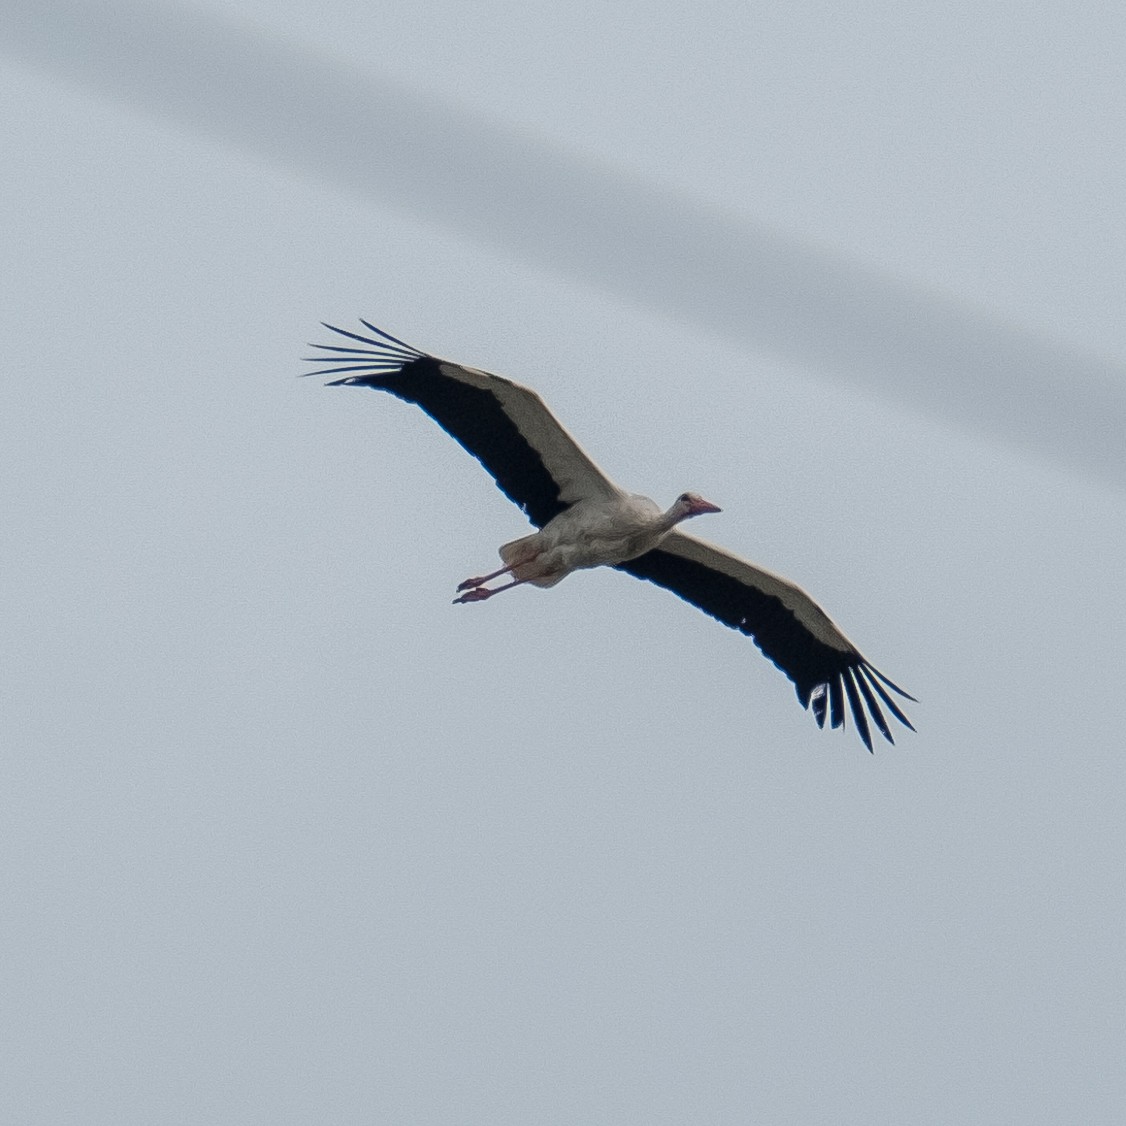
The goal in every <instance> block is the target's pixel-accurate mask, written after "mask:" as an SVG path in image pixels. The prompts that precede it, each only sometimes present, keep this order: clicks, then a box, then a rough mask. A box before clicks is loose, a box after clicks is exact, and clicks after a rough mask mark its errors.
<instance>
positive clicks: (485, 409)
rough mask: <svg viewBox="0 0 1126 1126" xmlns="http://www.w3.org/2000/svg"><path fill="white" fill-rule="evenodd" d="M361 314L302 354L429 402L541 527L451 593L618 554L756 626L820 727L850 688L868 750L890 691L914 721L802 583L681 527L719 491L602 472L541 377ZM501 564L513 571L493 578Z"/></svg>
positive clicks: (511, 583)
mask: <svg viewBox="0 0 1126 1126" xmlns="http://www.w3.org/2000/svg"><path fill="white" fill-rule="evenodd" d="M361 324H363V326H364V328H365V329H367V330H368V331H369V332H370V333H371V335H370V336H364V335H360V334H358V333H354V332H348V331H346V330H345V329H342V328H336V327H335V326H333V325H330V324H325V326H324V327H325V328H327V329H329V330H330V331H332V332H334V333H337V334H338V335H339V336H341V337H345V338H347V339H349V340H351V341H352V342H353V345H350V346H345V345H341V344H313V345H310V347H313V348H317V349H318V350H320V352H321V353H322V355H319V356H310V357H306V359H307V360H309V361H310V362H313V363H317V364H327V365H328V366H326V367H322V368H320V369H319V370H318V371H314V372H308V373H307V374H309V375H333V376H341V377H342V378H340V379H333V380H332V381H331V382H330V383H329V384H328V386H330V387H336V386H342V385H343V386H348V387H371V388H373V389H375V390H377V391H387V392H389V393H390V394H392V395H395V396H396V397H397V398H400V399H404V400H406V401H407V402H408V403H415V404H417V405H418V406H420V407H421V408H422V409H423V410H424V411H425V412H426V413H427V414H428V415H430V417H431V418H432V419H434V421H435V422H437V423H438V425H439V426H441V427H442V429H443V430H445V431H446V433H447V434H449V435H450V437H452V438H453V439H454V440H455V441H457V442H458V443H460V445H461V446H463V447H464V448H465V449H466V450H468V451H469V453H471V454H472V455H473V456H474V457H475V458H476V459H477V460H478V461H479V462H480V463H481V464H482V465H483V466H484V467H485V469H486V470H487V471H488V472H489V473H490V474H491V475H492V477H493V479H494V480H495V481H496V483H497V485H498V486H499V488H500V490H501V492H503V493H504V494H505V496H507V497H508V498H509V500H511V501H512V502H513V503H514V504H516V505H517V506H518V507H519V508H521V509H522V510H523V512H524V514H525V515H526V516H527V517H528V519H529V520H530V521H531V522H532V523H533V524H534V525H535V526H536V528H537V529H538V531H536V532H533V533H532V534H531V535H528V536H523V537H522V538H520V539H517V540H513V541H512V542H511V543H506V544H505V545H504V546H503V547H501V548H500V558H501V562H502V563H503V564H504V565H503V566H502V567H500V568H499V569H498V570H495V571H492V572H490V573H489V574H486V575H481V576H479V577H477V578H471V579H466V580H465V582H463V583H461V585H460V586H459V587H458V588H457V590H458V597H457V598H455V599H454V602H455V603H463V604H464V603H471V602H482V601H484V600H485V599H488V598H491V597H493V595H495V594H499V593H500V592H502V591H505V590H512V589H513V588H515V587H518V586H522V585H524V584H525V583H530V584H532V585H533V586H540V587H549V586H554V585H555V584H556V583H557V582H559V581H560V580H562V579H564V578H566V576H567V575H569V574H570V573H571V572H572V571H577V570H580V569H582V568H586V567H598V566H609V567H615V568H616V569H617V570H619V571H625V572H626V573H627V574H630V575H633V576H635V577H636V578H639V579H648V580H649V582H652V583H655V584H656V585H657V586H662V587H664V588H665V589H666V590H671V591H672V592H673V593H674V594H677V595H679V596H680V597H681V598H683V599H684V600H685V601H687V602H691V603H692V604H693V605H694V606H698V607H699V608H700V609H701V610H703V611H704V613H706V614H710V615H711V616H712V617H713V618H716V619H717V620H718V621H720V622H722V623H723V624H724V625H726V626H730V627H731V628H732V629H737V630H738V631H739V632H740V633H743V634H745V635H746V636H747V637H750V638H751V639H752V640H753V641H754V642H755V644H756V645H757V646H758V647H759V649H761V650H762V652H763V653H764V654H765V656H766V657H768V658H769V659H770V660H771V661H773V662H774V664H775V665H776V666H777V667H778V668H779V669H781V670H782V672H784V673H785V674H786V675H787V676H788V677H789V678H790V680H791V681H793V684H794V688H795V689H796V691H797V696H798V700H800V701H801V704H802V706H803V707H805V708H807V709H810V708H811V709H812V711H813V715H814V718H815V719H816V720H817V725H818V726H819V727H824V726H825V721H826V718H828V720H829V725H830V727H843V726H844V723H845V699H846V697H847V699H848V706H849V710H851V712H852V717H853V720H854V722H855V725H856V729H857V731H858V732H859V734H860V738H861V739H862V740H863V741H864V745H865V746H866V747H867V748H868V750H869V751H871V750H872V736H871V732H870V729H869V719H871V720H872V722H873V723H874V724H875V725H876V727H877V728H878V729H879V731H880V733H881V734H882V735H883V736H884V738H885V739H887V741H888V742H889V743H894V742H895V740H894V739H893V738H892V735H891V730H890V728H889V726H888V722H887V720H886V719H885V718H884V714H883V711H882V710H881V708H880V704H881V702H882V703H883V705H884V707H886V708H887V710H888V711H889V712H890V713H891V714H892V715H893V716H894V717H895V718H896V719H897V720H898V721H899V722H900V723H902V724H903V725H904V726H906V727H908V728H910V729H911V730H912V731H914V730H915V729H914V727H913V726H912V724H911V721H910V720H909V719H908V718H907V716H906V715H904V714H903V711H902V710H901V708H900V707H899V705H898V704H897V703H896V702H895V700H894V699H893V698H892V696H891V693H895V694H896V695H898V696H900V697H902V698H903V699H906V700H911V701H913V702H914V701H915V697H914V696H911V695H909V694H908V693H906V692H905V691H904V690H903V689H902V688H900V687H899V686H898V685H896V684H894V683H893V682H892V681H890V680H889V679H888V678H887V677H886V676H884V675H883V673H881V672H879V671H878V670H877V669H876V668H874V667H873V666H872V665H871V664H870V663H869V662H868V661H867V660H866V658H865V657H864V656H863V655H862V654H861V652H860V651H859V650H858V649H857V648H856V646H855V645H853V644H852V642H851V641H849V639H848V638H847V637H845V635H844V633H842V632H841V630H840V628H839V627H838V626H837V625H836V624H835V623H834V622H833V621H832V619H831V618H830V617H829V616H828V615H827V614H826V613H825V611H824V610H822V609H821V607H820V606H818V605H817V603H816V602H814V601H813V599H812V598H810V596H809V595H808V594H806V593H805V591H804V590H802V589H801V588H800V587H798V586H796V585H795V584H794V583H792V582H790V581H789V580H788V579H784V578H782V577H781V576H780V575H775V574H772V573H771V572H770V571H766V570H763V569H762V568H761V567H756V566H755V565H754V564H753V563H748V562H747V561H746V560H744V559H740V558H738V557H737V556H735V555H732V554H730V553H729V552H726V551H724V550H723V549H722V548H718V547H714V546H713V545H712V544H710V543H705V542H704V541H703V540H700V539H697V538H695V537H694V536H690V535H687V534H686V533H684V532H682V531H680V529H679V528H678V527H677V525H679V524H681V523H683V522H684V521H685V520H690V519H692V518H694V517H697V516H702V515H704V514H706V513H714V512H719V511H720V510H719V508H718V507H717V506H716V505H714V504H712V503H711V502H710V501H707V500H704V498H703V497H701V496H698V495H697V494H696V493H682V494H681V495H680V496H679V497H677V499H676V500H675V501H674V502H673V504H672V505H671V507H669V508H668V509H666V510H664V511H662V510H661V508H660V507H659V506H658V505H656V504H655V503H654V502H653V501H651V500H650V499H649V498H648V497H641V496H635V495H633V494H631V493H627V492H626V491H625V490H623V489H621V488H619V487H618V486H617V485H615V484H614V483H613V482H612V481H611V480H610V479H609V478H608V477H606V475H605V474H604V473H603V472H602V470H601V469H599V468H598V466H597V465H595V464H594V462H593V461H591V459H590V458H589V457H588V456H587V454H586V453H585V452H584V451H583V450H582V448H581V447H580V446H579V444H578V443H577V442H576V441H575V439H574V438H572V437H571V435H570V434H568V433H567V431H566V430H565V429H564V428H563V426H562V425H560V423H559V421H558V420H557V419H556V417H555V416H554V415H553V414H552V413H551V411H549V410H548V409H547V407H546V406H545V405H544V402H543V400H542V399H541V398H540V397H539V396H538V395H537V394H536V393H535V392H534V391H532V390H530V389H529V388H527V387H522V386H521V385H520V384H518V383H513V382H511V381H510V380H508V379H504V378H502V377H501V376H499V375H491V374H490V373H489V372H487V371H480V370H478V369H477V368H471V367H464V366H463V365H461V364H455V363H452V362H450V361H449V360H442V359H439V358H438V357H436V356H430V355H427V354H426V353H425V352H420V351H418V349H416V348H412V347H411V346H410V345H409V344H404V343H403V341H401V340H398V339H396V338H395V337H394V336H391V335H390V334H389V333H386V332H384V331H383V330H382V329H378V328H376V327H375V326H374V325H372V324H369V323H368V322H367V321H364V320H361ZM355 344H359V345H362V346H363V347H355V346H354V345H355ZM326 353H327V354H326ZM502 578H503V579H505V580H506V581H505V582H504V583H503V585H500V586H492V587H490V586H488V585H486V584H488V583H490V582H493V580H496V579H502Z"/></svg>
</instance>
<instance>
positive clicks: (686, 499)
mask: <svg viewBox="0 0 1126 1126" xmlns="http://www.w3.org/2000/svg"><path fill="white" fill-rule="evenodd" d="M676 499H677V500H678V501H680V503H681V504H687V503H688V502H689V501H690V500H691V499H692V498H691V497H690V496H689V495H688V494H687V493H681V494H680V496H679V497H677V498H676Z"/></svg>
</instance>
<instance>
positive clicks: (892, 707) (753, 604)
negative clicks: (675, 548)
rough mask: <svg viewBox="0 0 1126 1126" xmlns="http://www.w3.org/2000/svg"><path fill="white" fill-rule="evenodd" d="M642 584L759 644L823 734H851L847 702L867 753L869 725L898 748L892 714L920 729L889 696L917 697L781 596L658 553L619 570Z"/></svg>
mask: <svg viewBox="0 0 1126 1126" xmlns="http://www.w3.org/2000/svg"><path fill="white" fill-rule="evenodd" d="M617 569H618V570H619V571H625V572H627V573H628V574H631V575H633V576H634V577H635V578H639V579H646V580H647V581H649V582H651V583H655V584H656V585H657V586H660V587H664V588H665V589H666V590H669V591H672V593H673V594H676V595H678V596H679V597H680V598H683V599H684V600H685V601H686V602H690V603H692V605H694V606H696V607H698V608H699V609H701V610H703V611H704V613H705V614H709V615H710V616H711V617H713V618H715V619H716V620H717V621H719V622H722V623H723V624H724V625H725V626H729V627H730V628H731V629H735V630H738V631H739V632H740V633H742V634H744V635H745V636H747V637H749V638H751V640H752V641H754V643H755V644H756V645H757V646H758V648H759V649H760V650H761V651H762V653H763V655H764V656H765V657H767V659H768V660H770V661H771V662H772V663H773V664H774V665H775V666H776V667H777V668H778V669H780V670H781V671H782V672H784V673H785V674H786V676H788V677H789V678H790V680H791V681H792V682H793V684H794V688H795V690H796V692H797V697H798V700H799V701H800V703H801V705H802V707H804V708H806V709H807V710H812V712H813V718H814V719H815V720H816V721H817V726H818V727H821V728H823V727H824V726H825V721H826V719H828V720H829V726H830V727H840V728H843V727H844V726H845V715H846V707H845V704H846V701H847V704H848V709H849V710H850V711H851V712H852V718H853V722H854V723H855V725H856V730H857V733H858V734H859V735H860V738H861V741H862V742H863V743H864V746H865V747H867V748H868V750H869V751H870V752H872V753H875V752H874V748H873V746H872V732H871V727H870V724H869V721H871V723H873V724H875V726H876V728H877V729H878V730H879V732H880V734H881V735H883V737H884V738H885V739H886V740H887V741H888V742H889V743H892V744H894V743H895V740H894V739H893V738H892V734H891V728H890V726H889V725H888V722H887V719H886V718H885V717H884V713H883V711H882V710H881V708H880V701H882V702H883V704H884V707H886V708H887V710H888V711H889V712H890V713H891V714H892V715H893V716H894V717H895V718H896V719H897V720H898V721H899V722H900V723H902V724H903V725H904V727H907V728H909V729H910V730H911V731H914V730H915V727H914V725H913V724H912V723H911V721H910V720H909V719H908V718H907V716H906V715H904V713H903V710H902V709H901V708H900V707H899V705H898V704H896V702H895V701H894V700H893V699H892V697H891V695H890V693H889V691H888V689H890V690H891V692H895V693H897V694H898V695H899V696H901V697H903V698H904V699H905V700H910V701H912V702H913V703H917V702H918V701H917V700H915V697H914V696H912V695H910V694H909V693H907V692H905V691H904V690H903V689H902V688H900V687H899V685H897V684H895V683H894V682H892V681H891V680H889V679H888V678H887V677H886V676H884V674H883V673H881V672H880V671H879V670H878V669H876V668H874V667H873V666H872V665H870V664H869V663H868V662H867V661H866V660H865V659H864V657H863V656H861V654H860V653H859V652H858V651H857V650H855V649H850V650H848V651H842V650H839V649H835V648H834V647H833V646H831V645H826V644H825V643H824V642H822V641H819V640H818V639H817V638H816V637H814V636H813V635H812V634H811V633H810V632H809V630H807V629H806V628H805V626H803V625H802V624H801V623H800V622H799V621H798V620H797V618H795V617H794V615H793V614H792V613H791V612H790V610H788V609H787V608H786V606H785V605H784V604H783V603H782V601H781V599H779V598H776V597H775V596H774V595H770V594H764V593H763V592H762V591H760V590H757V589H755V588H754V587H749V586H746V585H744V584H743V583H741V582H739V581H738V580H737V579H733V578H731V577H730V576H729V575H724V574H722V573H720V572H717V571H713V570H712V569H710V568H708V567H706V566H705V565H704V564H702V563H699V562H698V561H696V560H693V559H685V558H683V557H682V556H680V555H675V554H673V553H672V552H669V551H663V550H662V549H661V548H659V547H658V548H654V549H653V550H652V551H648V552H646V553H645V554H644V555H641V556H638V558H637V559H631V560H628V561H627V562H625V563H619V564H617Z"/></svg>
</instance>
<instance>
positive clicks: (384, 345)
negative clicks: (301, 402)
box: [302, 317, 429, 387]
mask: <svg viewBox="0 0 1126 1126" xmlns="http://www.w3.org/2000/svg"><path fill="white" fill-rule="evenodd" d="M321 324H323V325H324V327H325V328H327V329H328V330H329V332H335V333H337V334H338V335H340V336H345V337H347V338H348V339H349V340H355V341H356V342H357V343H359V344H365V345H367V347H365V348H345V347H342V346H341V345H339V344H310V345H309V347H310V348H319V349H320V350H321V351H322V352H329V353H332V354H331V355H328V356H305V357H303V359H304V361H305V362H306V363H311V364H328V365H329V366H328V367H325V368H321V369H320V370H319V371H306V372H303V373H302V374H303V375H343V376H345V378H344V379H334V380H333V381H332V382H331V383H329V384H327V386H329V387H339V386H341V385H342V384H345V385H360V386H365V385H369V384H370V381H371V377H372V376H373V375H374V376H377V377H380V376H382V377H385V376H387V375H389V374H394V373H395V372H398V371H402V369H403V368H404V367H405V366H406V365H407V364H410V363H413V362H414V361H415V360H421V359H424V358H429V357H427V356H426V353H425V352H420V351H419V350H418V349H417V348H412V347H411V346H410V345H409V344H404V343H403V341H401V340H399V339H398V338H397V337H394V336H392V335H391V334H390V333H389V332H384V331H383V329H381V328H376V327H375V325H373V324H370V323H369V322H368V321H365V320H364V319H363V317H361V318H360V324H362V325H363V326H364V328H366V329H368V331H369V332H371V333H372V336H360V335H359V334H358V333H355V332H348V330H347V329H343V328H337V327H336V325H330V324H328V323H327V322H325V321H321ZM357 371H358V372H366V373H367V374H366V375H351V374H349V373H351V372H357Z"/></svg>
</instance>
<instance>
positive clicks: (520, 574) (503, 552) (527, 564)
mask: <svg viewBox="0 0 1126 1126" xmlns="http://www.w3.org/2000/svg"><path fill="white" fill-rule="evenodd" d="M538 536H539V533H538V532H533V533H532V534H531V535H530V536H521V537H520V539H518V540H513V541H512V542H511V543H506V544H504V545H503V546H502V547H501V549H500V557H501V560H502V562H503V563H504V565H505V566H506V567H510V568H511V569H512V577H513V578H514V579H522V580H523V581H524V582H526V583H531V584H532V585H533V586H555V584H556V583H557V582H560V581H561V580H562V579H563V578H564V577H565V576H566V574H567V572H566V571H557V572H554V573H548V574H543V573H542V572H541V571H540V567H539V565H538V563H537V560H538V559H539V554H540V553H539V546H540V545H539V542H538Z"/></svg>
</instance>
